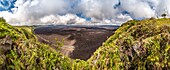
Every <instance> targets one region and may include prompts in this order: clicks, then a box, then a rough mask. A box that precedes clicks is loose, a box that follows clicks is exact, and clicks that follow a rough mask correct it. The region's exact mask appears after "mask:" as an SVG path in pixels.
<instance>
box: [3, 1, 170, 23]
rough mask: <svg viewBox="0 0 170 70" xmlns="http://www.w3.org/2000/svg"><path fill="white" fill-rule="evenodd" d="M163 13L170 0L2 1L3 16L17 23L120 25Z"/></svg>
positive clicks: (165, 11)
mask: <svg viewBox="0 0 170 70" xmlns="http://www.w3.org/2000/svg"><path fill="white" fill-rule="evenodd" d="M163 13H166V14H169V13H170V0H128V1H127V0H105V1H103V0H0V17H4V18H5V19H6V20H7V22H8V23H10V24H13V25H29V24H32V25H34V24H118V25H120V24H122V23H124V22H126V21H128V20H132V19H145V18H151V17H158V18H159V17H161V16H160V15H161V14H163ZM168 17H169V15H168Z"/></svg>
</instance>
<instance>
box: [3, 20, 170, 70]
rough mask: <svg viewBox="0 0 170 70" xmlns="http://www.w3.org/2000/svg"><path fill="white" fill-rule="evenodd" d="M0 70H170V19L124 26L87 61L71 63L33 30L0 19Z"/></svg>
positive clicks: (136, 22)
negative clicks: (38, 38)
mask: <svg viewBox="0 0 170 70" xmlns="http://www.w3.org/2000/svg"><path fill="white" fill-rule="evenodd" d="M0 21H1V22H0V40H1V41H0V69H7V70H8V69H9V70H12V69H16V70H19V69H24V70H25V69H27V70H33V69H34V70H35V69H36V70H42V69H47V70H49V69H59V70H97V69H99V70H103V69H106V70H119V69H125V70H128V69H149V70H150V69H151V70H155V69H157V70H161V69H165V70H166V69H170V19H167V18H163V19H146V20H141V21H137V20H132V21H128V22H126V23H124V24H123V25H122V26H121V27H120V28H119V29H118V30H116V32H115V34H114V35H113V36H111V37H110V38H109V39H108V40H107V41H106V42H105V43H104V44H103V45H102V46H101V47H99V49H97V51H95V52H94V55H93V56H91V58H90V59H88V60H87V61H83V60H79V59H77V60H72V59H70V58H68V57H66V56H63V55H62V54H61V53H59V52H57V51H55V50H53V49H52V48H51V47H49V46H48V45H45V44H42V43H39V42H38V41H37V39H36V37H35V35H33V34H32V32H31V30H29V29H24V28H16V27H12V26H10V25H8V24H7V23H6V22H5V20H3V19H0Z"/></svg>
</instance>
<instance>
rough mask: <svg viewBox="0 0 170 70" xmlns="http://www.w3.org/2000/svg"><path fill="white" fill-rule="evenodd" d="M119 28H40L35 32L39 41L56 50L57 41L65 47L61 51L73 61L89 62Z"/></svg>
mask: <svg viewBox="0 0 170 70" xmlns="http://www.w3.org/2000/svg"><path fill="white" fill-rule="evenodd" d="M117 28H118V26H111V25H97V26H78V25H74V26H71V25H70V26H69V25H56V26H40V27H37V28H36V29H35V30H34V33H35V34H36V36H37V37H38V39H39V41H40V42H42V43H46V44H49V45H51V46H52V47H53V48H54V49H56V39H58V40H59V41H61V42H63V43H64V45H63V46H62V47H61V49H60V51H61V53H63V54H64V55H66V56H69V57H70V58H72V59H82V60H87V59H88V58H89V57H90V56H91V55H93V52H95V51H96V49H98V48H99V47H100V46H101V45H102V44H103V42H105V41H106V40H107V39H108V38H109V37H110V36H111V35H113V34H114V31H115V30H116V29H117Z"/></svg>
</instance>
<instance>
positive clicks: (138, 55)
mask: <svg viewBox="0 0 170 70" xmlns="http://www.w3.org/2000/svg"><path fill="white" fill-rule="evenodd" d="M89 62H91V63H92V64H93V65H94V66H95V68H97V69H105V68H106V69H118V70H119V69H126V70H127V69H142V70H143V69H144V70H145V69H149V70H150V69H153V70H155V69H156V70H160V69H169V68H170V19H167V18H163V19H146V20H141V21H136V20H132V21H129V22H127V23H125V24H123V25H122V26H121V27H120V28H119V29H118V30H117V31H116V32H115V34H114V35H113V36H111V37H110V38H109V39H108V40H107V41H106V42H105V43H104V45H103V46H101V47H100V48H99V49H98V50H97V51H96V52H95V53H94V55H93V56H92V57H91V58H90V59H89Z"/></svg>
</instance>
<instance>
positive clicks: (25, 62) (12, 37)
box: [0, 18, 71, 70]
mask: <svg viewBox="0 0 170 70" xmlns="http://www.w3.org/2000/svg"><path fill="white" fill-rule="evenodd" d="M69 64H71V61H70V59H69V58H67V57H65V56H63V55H61V54H60V53H59V52H56V51H55V50H53V49H51V48H50V47H49V46H48V45H45V44H42V43H39V42H37V39H36V37H35V36H34V35H33V34H32V33H31V32H30V31H29V30H28V29H20V28H14V27H12V26H10V25H8V24H7V23H6V22H5V20H4V19H2V18H1V19H0V69H3V70H4V69H7V70H13V69H15V70H20V69H23V70H26V69H27V70H42V69H67V68H71V65H69Z"/></svg>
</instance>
